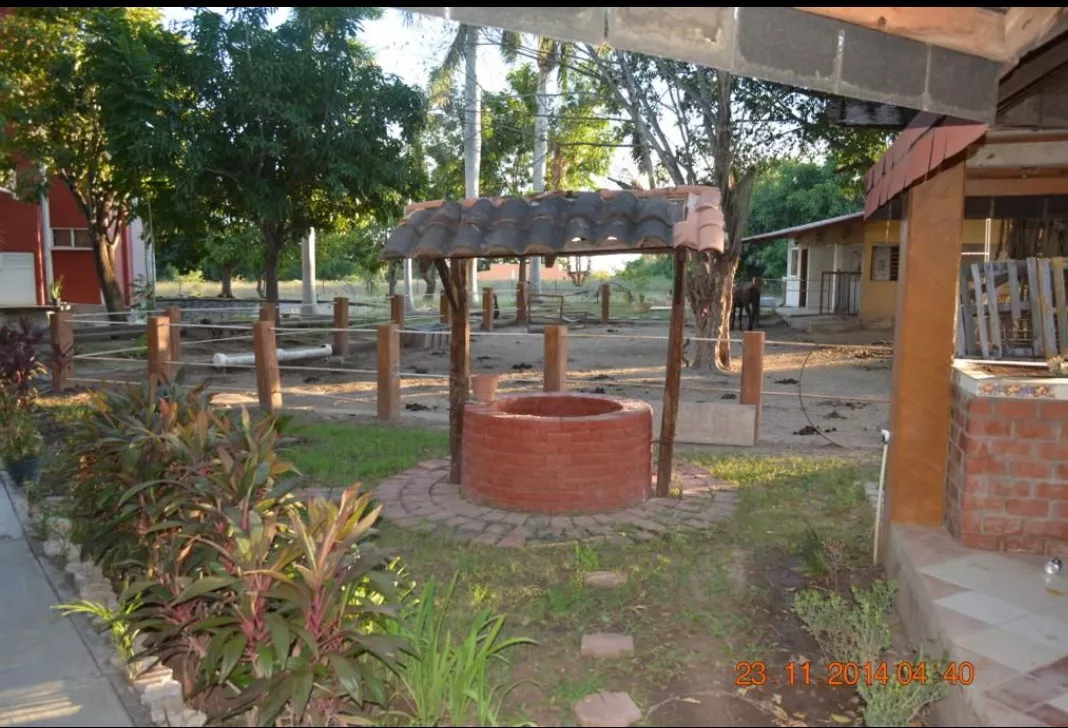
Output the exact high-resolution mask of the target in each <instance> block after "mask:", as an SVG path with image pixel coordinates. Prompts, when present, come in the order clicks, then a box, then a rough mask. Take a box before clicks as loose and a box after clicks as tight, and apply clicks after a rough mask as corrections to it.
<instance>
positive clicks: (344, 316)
mask: <svg viewBox="0 0 1068 728" xmlns="http://www.w3.org/2000/svg"><path fill="white" fill-rule="evenodd" d="M348 327H349V299H347V298H345V297H344V296H337V297H336V298H335V299H334V328H335V329H347V328H348ZM333 349H334V356H347V355H348V353H349V332H348V331H335V332H334V346H333Z"/></svg>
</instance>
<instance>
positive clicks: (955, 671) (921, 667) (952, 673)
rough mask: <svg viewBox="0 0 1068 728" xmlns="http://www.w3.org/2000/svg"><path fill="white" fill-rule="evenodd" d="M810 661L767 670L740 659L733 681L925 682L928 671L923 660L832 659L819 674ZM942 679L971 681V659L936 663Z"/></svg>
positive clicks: (747, 684) (848, 684)
mask: <svg viewBox="0 0 1068 728" xmlns="http://www.w3.org/2000/svg"><path fill="white" fill-rule="evenodd" d="M818 669H819V668H816V670H813V667H812V663H811V662H802V663H797V662H787V663H786V664H785V665H784V666H783V668H782V670H781V671H774V670H768V668H767V665H766V664H765V663H763V662H760V661H757V662H739V663H737V664H736V665H735V666H734V684H735V685H738V686H743V687H759V686H761V685H768V684H771V685H812V684H826V685H830V686H843V687H855V686H857V685H875V684H881V685H886V684H888V683H892V682H896V683H897V684H898V685H911V684H912V683H914V682H916V683H921V684H925V683H926V682H927V681H928V680H929V679H931V676H929V675H928V669H927V663H926V662H898V663H896V664H891V663H887V662H885V661H883V662H864V663H857V662H831V663H828V664H827V674H826V676H824V677H821V676H820V675H818V674H814V673H816V672H817V671H818ZM932 670H935V671H937V674H938V675H939V676H941V678H942V680H944V681H945V682H947V683H949V684H950V685H971V684H972V682H973V681H974V680H975V666H974V665H972V663H970V662H950V663H949V664H947V665H946V666H945V667H935V666H933V665H932Z"/></svg>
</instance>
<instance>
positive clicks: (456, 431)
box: [438, 258, 471, 483]
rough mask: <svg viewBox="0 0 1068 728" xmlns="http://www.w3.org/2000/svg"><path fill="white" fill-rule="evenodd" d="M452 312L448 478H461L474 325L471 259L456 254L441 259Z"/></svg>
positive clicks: (440, 265)
mask: <svg viewBox="0 0 1068 728" xmlns="http://www.w3.org/2000/svg"><path fill="white" fill-rule="evenodd" d="M438 263H439V265H438V272H439V273H440V274H441V280H442V284H443V285H444V286H445V289H446V295H447V296H448V300H449V305H450V309H451V315H452V331H451V333H450V335H449V481H450V482H452V483H459V482H460V461H461V455H462V453H463V441H464V407H466V406H467V394H468V391H469V388H470V383H469V378H470V375H471V356H470V354H471V327H470V321H469V319H470V310H469V303H468V300H469V299H468V297H467V268H468V261H466V260H463V259H459V258H454V259H453V260H450V261H449V264H448V268H446V267H445V262H444V261H438Z"/></svg>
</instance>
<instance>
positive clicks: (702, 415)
mask: <svg viewBox="0 0 1068 728" xmlns="http://www.w3.org/2000/svg"><path fill="white" fill-rule="evenodd" d="M646 401H647V402H649V404H650V405H651V406H652V408H653V439H657V438H659V437H660V418H661V416H662V412H663V404H662V403H661V402H660V401H659V400H646ZM755 428H756V407H755V406H754V405H751V404H738V403H736V402H735V403H727V402H680V403H679V419H678V424H677V425H676V428H675V441H676V442H681V443H686V444H690V445H734V446H740V447H752V446H753V445H755V444H756V429H755Z"/></svg>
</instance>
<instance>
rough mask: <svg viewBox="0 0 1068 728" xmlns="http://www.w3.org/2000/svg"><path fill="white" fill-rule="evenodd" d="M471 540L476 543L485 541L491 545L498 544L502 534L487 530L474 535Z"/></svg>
mask: <svg viewBox="0 0 1068 728" xmlns="http://www.w3.org/2000/svg"><path fill="white" fill-rule="evenodd" d="M471 540H472V541H474V542H475V543H484V544H487V545H489V546H496V545H497V543H498V542H499V541H500V540H501V534H499V533H490V532H488V531H487V532H484V533H480V534H478V535H477V536H474V537H473V538H472V539H471Z"/></svg>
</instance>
